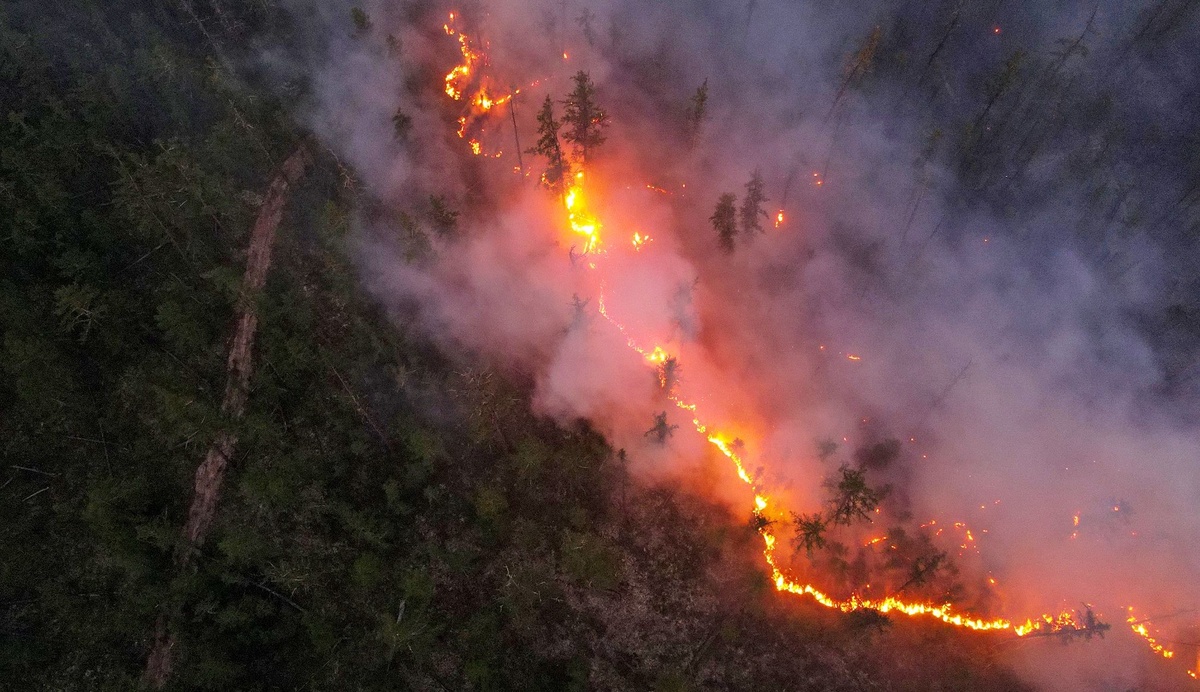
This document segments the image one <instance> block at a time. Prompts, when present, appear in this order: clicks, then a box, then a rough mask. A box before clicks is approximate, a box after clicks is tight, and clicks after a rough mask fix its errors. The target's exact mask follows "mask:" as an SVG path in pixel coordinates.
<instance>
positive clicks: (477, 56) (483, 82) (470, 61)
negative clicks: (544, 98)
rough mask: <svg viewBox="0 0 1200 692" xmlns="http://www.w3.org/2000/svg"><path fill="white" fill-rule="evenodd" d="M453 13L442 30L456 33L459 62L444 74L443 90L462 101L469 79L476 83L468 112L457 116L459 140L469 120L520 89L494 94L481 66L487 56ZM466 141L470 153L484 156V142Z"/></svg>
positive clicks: (451, 33) (464, 133) (485, 61)
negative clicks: (466, 32)
mask: <svg viewBox="0 0 1200 692" xmlns="http://www.w3.org/2000/svg"><path fill="white" fill-rule="evenodd" d="M456 16H457V15H456V13H454V12H451V13H450V21H449V22H447V23H446V24H443V25H442V29H443V30H444V31H445V32H446V35H447V36H457V38H458V48H459V52H460V53H461V54H462V62H461V63H459V64H458V65H455V66H454V67H453V68H452V69H451V70H450V71H449V72H447V73H446V77H445V83H446V87H445V91H446V95H447V96H449V97H450V98H452V99H454V100H455V101H462V100H463V96H464V94H465V93H466V91H467V89H468V87H470V86H471V84H472V82H475V81H477V82H478V84H479V86H478V88H476V90H475V93H474V95H473V96H471V97H470V98H469V99H467V104H468V105H467V108H468V111H467V113H466V114H464V115H462V116H460V117H459V118H458V136H459V138H461V139H467V127H468V126H469V125H470V123H472V122H475V121H476V120H478V119H479V118H481V117H484V116H486V115H487V114H488V113H489V112H490V111H491V110H492V109H493V108H495V107H496V106H502V105H504V104H505V103H508V102H509V101H511V100H512V98H513V96H515V95H516V94H517V93H519V92H520V89H517V90H515V91H513V92H512V93H510V94H505V95H503V96H496V95H495V90H494V89H493V88H492V87H491V86H490V84H489V81H488V77H487V75H485V74H483V69H482V68H483V67H484V66H485V65H487V56H486V55H484V54H483V53H482V52H481V51H479V50H477V49H476V48H475V47H474V42H473V41H472V39H471V38H470V37H469V36H467V35H466V34H464V33H463V32H462V31H460V30H458V29H457V28H456V27H455V26H454V21H455V18H456ZM469 144H470V146H471V153H472V154H474V155H476V156H480V155H483V145H482V144H481V143H480V142H479V141H478V140H476V139H471V140H470V141H469ZM492 156H493V157H495V158H499V156H500V154H499V153H496V154H493V155H492Z"/></svg>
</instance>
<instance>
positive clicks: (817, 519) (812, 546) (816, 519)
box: [792, 513, 829, 557]
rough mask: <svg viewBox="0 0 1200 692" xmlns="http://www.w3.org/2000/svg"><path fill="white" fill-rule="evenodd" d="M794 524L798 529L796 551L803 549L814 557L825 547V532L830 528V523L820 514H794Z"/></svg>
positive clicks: (795, 539)
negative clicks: (815, 553)
mask: <svg viewBox="0 0 1200 692" xmlns="http://www.w3.org/2000/svg"><path fill="white" fill-rule="evenodd" d="M792 523H793V524H795V527H796V536H795V538H794V539H793V540H794V542H795V544H796V550H800V549H801V548H803V549H804V552H806V553H808V555H809V557H812V554H813V552H814V551H816V550H820V549H821V548H824V547H825V532H826V530H827V529H828V528H829V522H828V521H826V520H825V519H824V518H823V517H822V516H821V515H820V514H819V513H818V514H792Z"/></svg>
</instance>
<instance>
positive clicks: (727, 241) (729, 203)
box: [708, 192, 737, 252]
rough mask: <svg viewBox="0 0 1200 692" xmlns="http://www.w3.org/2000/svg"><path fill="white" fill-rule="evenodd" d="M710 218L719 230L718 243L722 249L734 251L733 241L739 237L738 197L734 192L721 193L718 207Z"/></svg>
mask: <svg viewBox="0 0 1200 692" xmlns="http://www.w3.org/2000/svg"><path fill="white" fill-rule="evenodd" d="M708 220H709V221H711V222H712V227H713V230H714V231H716V232H717V243H718V244H719V245H720V246H721V249H722V250H724V251H725V252H733V241H734V239H735V238H736V237H737V197H736V196H735V195H734V194H733V193H732V192H726V193H725V194H723V195H721V197H720V199H718V200H717V208H716V209H715V210H713V213H712V216H710V217H708Z"/></svg>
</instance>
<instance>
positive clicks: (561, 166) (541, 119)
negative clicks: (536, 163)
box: [528, 96, 571, 194]
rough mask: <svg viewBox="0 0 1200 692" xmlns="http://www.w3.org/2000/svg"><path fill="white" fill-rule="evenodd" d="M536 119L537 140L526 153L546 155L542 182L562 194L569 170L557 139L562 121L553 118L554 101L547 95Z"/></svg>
mask: <svg viewBox="0 0 1200 692" xmlns="http://www.w3.org/2000/svg"><path fill="white" fill-rule="evenodd" d="M537 121H538V141H537V144H535V145H534V146H533V148H532V149H529V150H528V153H530V154H539V155H541V156H544V157H546V171H545V172H544V173H542V184H543V185H545V186H546V187H547V188H549V189H550V190H551V191H553V192H555V193H558V194H562V193H563V192H564V191H565V190H566V187H567V184H566V183H567V177H568V176H569V175H570V174H571V171H570V167H569V166H568V164H567V161H566V159H565V158H564V157H563V151H562V144H560V143H559V140H558V131H559V130H560V129H561V128H562V123H560V122H559V121H558V120H556V119H555V118H554V101H553V100H551V99H550V97H549V96H547V97H546V100H545V101H543V102H542V109H541V110H540V111H538V116H537Z"/></svg>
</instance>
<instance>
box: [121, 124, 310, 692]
mask: <svg viewBox="0 0 1200 692" xmlns="http://www.w3.org/2000/svg"><path fill="white" fill-rule="evenodd" d="M311 163H312V156H311V155H310V154H309V151H308V147H307V146H305V145H303V144H302V145H300V147H299V148H297V149H296V151H295V152H293V153H292V155H291V156H289V157H288V158H287V160H286V161H284V162H283V165H282V166H280V168H279V171H278V172H277V173H276V174H275V178H274V179H273V180H272V181H271V185H270V187H268V188H267V194H266V197H265V198H264V200H263V203H262V207H261V208H260V209H259V211H258V216H257V217H256V218H255V219H254V228H253V229H252V231H251V234H250V246H249V248H248V249H247V251H246V273H245V275H244V276H243V279H242V288H241V294H240V295H239V298H238V317H237V327H236V328H235V330H234V334H233V340H232V342H231V343H230V345H229V358H228V360H227V368H226V379H225V395H224V398H223V399H222V401H221V414H222V416H223V418H224V419H225V421H226V425H227V426H228V425H230V424H231V423H233V422H235V421H237V420H238V419H240V418H241V417H242V414H243V413H244V412H245V410H246V398H247V396H248V394H249V391H250V376H251V375H252V374H253V372H254V364H253V361H252V355H253V349H254V336H255V333H256V332H257V330H258V312H257V309H256V305H257V300H258V296H259V294H260V293H261V292H262V288H263V285H264V284H265V283H266V280H267V270H268V269H270V267H271V250H272V247H273V245H274V241H275V231H276V230H277V229H278V227H279V221H280V219H281V218H282V217H283V208H284V206H285V205H286V204H287V201H288V198H289V194H290V192H291V187H292V185H294V184H295V183H296V182H297V181H298V180H300V178H302V177H303V176H304V173H305V171H306V170H307V168H308V166H309V165H310V164H311ZM236 446H237V432H236V431H235V430H233V428H232V427H226V428H224V429H223V430H221V431H219V432H218V433H217V435H216V437H215V439H214V440H213V441H212V444H211V445H210V446H209V448H208V451H207V453H206V454H205V455H204V461H202V462H200V466H199V467H198V468H197V469H196V478H195V484H194V486H193V488H192V502H191V505H190V506H189V507H188V517H187V522H186V523H185V524H184V526H183V541H182V543H181V544H180V546H179V549H178V551H177V552H176V554H175V564H176V566H177V567H178V568H183V567H186V566H187V565H188V564H189V563H190V562H191V560H192V557H193V555H195V553H196V549H197V548H199V546H200V545H201V544H203V543H204V539H205V538H206V537H207V535H208V530H209V528H210V527H211V526H212V522H213V517H214V516H215V515H216V509H217V500H218V499H219V498H220V494H221V485H222V483H223V482H224V480H225V470H226V468H228V466H229V459H230V457H231V456H232V455H233V450H234V448H235V447H236ZM169 619H170V618H169V616H168V612H167V609H166V608H165V607H164V609H163V612H162V613H160V614H159V616H158V619H157V621H156V622H155V625H154V645H153V648H152V649H151V650H150V655H149V656H148V657H147V659H146V670H145V673H144V675H143V678H144V680H145V682H146V684H148V685H149V686H151V687H153V688H155V689H158V688H161V687H162V686H163V685H165V684H166V682H167V678H168V677H170V675H171V662H172V660H171V657H172V652H173V650H174V648H175V636H174V635H173V634H172V633H171V631H170V622H169Z"/></svg>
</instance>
